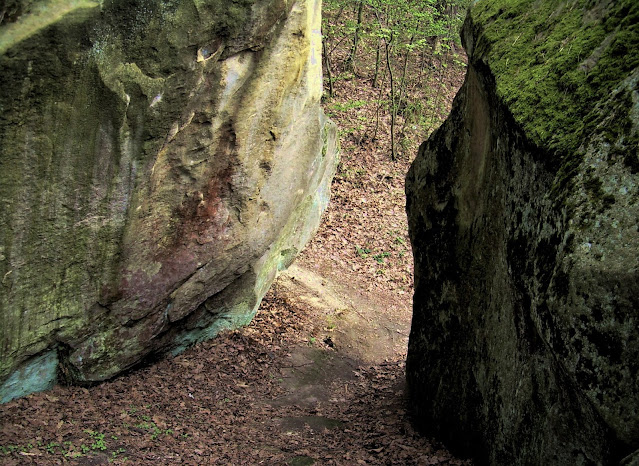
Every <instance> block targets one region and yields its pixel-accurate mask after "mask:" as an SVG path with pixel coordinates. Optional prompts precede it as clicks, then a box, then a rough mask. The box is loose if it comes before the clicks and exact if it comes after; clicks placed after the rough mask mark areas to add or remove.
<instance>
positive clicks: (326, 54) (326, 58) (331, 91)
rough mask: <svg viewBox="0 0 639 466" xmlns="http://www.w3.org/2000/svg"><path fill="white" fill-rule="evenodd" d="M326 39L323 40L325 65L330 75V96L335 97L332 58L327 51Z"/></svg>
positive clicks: (328, 75)
mask: <svg viewBox="0 0 639 466" xmlns="http://www.w3.org/2000/svg"><path fill="white" fill-rule="evenodd" d="M326 49H327V47H326V39H323V40H322V52H323V54H324V66H325V68H326V75H327V77H328V96H329V97H330V98H333V74H332V73H331V60H330V57H329V54H328V53H327V50H326Z"/></svg>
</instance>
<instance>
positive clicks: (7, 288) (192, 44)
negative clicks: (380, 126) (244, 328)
mask: <svg viewBox="0 0 639 466" xmlns="http://www.w3.org/2000/svg"><path fill="white" fill-rule="evenodd" d="M319 29H320V3H319V2H316V1H313V0H300V1H298V2H285V1H279V0H269V1H262V2H254V1H252V0H224V1H220V0H215V1H207V0H195V1H191V0H189V1H182V0H176V1H160V0H137V1H134V2H131V1H122V0H105V1H103V2H98V1H91V0H78V1H74V2H68V1H61V0H48V1H26V0H25V1H11V2H8V3H7V6H6V13H5V15H4V16H3V18H2V21H1V22H0V69H2V86H0V205H1V207H0V279H1V281H0V316H1V318H2V322H3V324H2V326H0V342H1V345H0V398H1V399H2V400H8V399H11V398H13V397H15V396H19V395H22V394H25V393H28V392H30V391H34V390H39V389H43V388H46V387H47V386H49V385H50V384H51V383H53V382H54V381H55V380H56V379H57V378H63V379H66V380H67V381H70V382H78V383H90V382H94V381H100V380H104V379H106V378H109V377H112V376H114V375H116V374H117V373H119V372H121V371H122V370H125V369H127V368H130V367H132V366H134V365H136V364H138V363H140V362H141V361H143V360H144V359H145V358H146V357H148V356H149V355H152V354H154V353H162V352H174V353H175V352H179V351H181V350H182V349H184V348H185V347H187V346H188V345H190V344H192V343H194V342H196V341H199V340H201V339H204V338H210V337H212V336H215V334H216V333H217V332H219V330H220V329H223V328H229V327H234V326H237V325H242V324H245V323H247V322H248V321H249V320H250V319H251V318H252V316H253V314H254V312H255V310H256V308H257V306H258V304H259V301H260V300H261V297H262V296H263V294H264V293H265V292H266V290H267V288H268V287H269V285H270V283H271V282H272V280H273V278H274V277H275V274H276V273H277V270H279V269H281V268H283V267H285V266H286V265H288V264H289V263H290V261H292V258H293V257H294V256H295V254H296V253H297V252H298V251H299V250H300V249H301V248H302V247H303V246H304V244H305V242H306V241H307V240H308V239H309V237H310V235H311V234H312V233H313V231H314V230H315V228H316V227H317V225H318V222H319V217H320V215H321V212H322V211H323V209H324V208H325V206H326V204H327V202H328V197H329V186H330V180H331V178H332V175H333V172H334V169H335V166H336V161H337V160H336V159H337V152H338V150H337V146H336V141H335V130H334V127H333V125H332V123H330V122H329V121H327V120H326V119H325V118H324V116H323V114H322V112H321V109H320V106H319V100H320V96H321V92H322V87H321V84H322V83H321V61H320V50H321V37H320V32H319Z"/></svg>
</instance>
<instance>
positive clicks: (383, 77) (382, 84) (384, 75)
mask: <svg viewBox="0 0 639 466" xmlns="http://www.w3.org/2000/svg"><path fill="white" fill-rule="evenodd" d="M385 81H386V68H384V74H382V82H381V84H380V86H379V94H378V95H377V111H376V112H375V131H373V139H372V140H373V141H375V140H376V139H377V131H378V130H379V112H380V110H381V108H382V92H384V83H385Z"/></svg>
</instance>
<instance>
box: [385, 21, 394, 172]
mask: <svg viewBox="0 0 639 466" xmlns="http://www.w3.org/2000/svg"><path fill="white" fill-rule="evenodd" d="M385 42H386V43H385V45H386V66H387V67H388V81H389V83H390V101H391V108H390V110H391V129H390V137H391V160H393V161H395V160H397V153H396V152H395V120H396V119H397V107H396V105H395V80H394V78H393V68H392V66H391V62H390V48H391V47H392V42H393V35H392V33H391V37H390V40H388V41H385Z"/></svg>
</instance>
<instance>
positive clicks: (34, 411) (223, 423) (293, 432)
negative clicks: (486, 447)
mask: <svg viewBox="0 0 639 466" xmlns="http://www.w3.org/2000/svg"><path fill="white" fill-rule="evenodd" d="M382 303H383V305H384V307H385V308H386V309H389V310H390V311H391V312H389V313H387V314H382V313H380V312H379V311H378V309H379V305H380V304H382ZM401 305H402V303H401V302H400V301H398V300H393V299H392V298H389V297H382V298H380V296H379V295H370V294H368V292H367V291H366V290H365V289H363V288H362V287H361V284H357V283H356V282H352V283H349V284H345V283H339V284H337V283H334V282H332V281H330V280H329V279H326V278H323V277H321V276H319V275H318V274H316V273H315V272H313V271H311V270H309V269H308V268H304V267H300V266H298V265H293V266H292V267H291V268H290V269H289V271H287V272H286V273H284V274H283V275H282V276H281V277H280V278H279V279H278V281H277V282H276V284H275V285H274V287H273V289H272V290H271V292H269V294H268V296H267V297H266V299H265V300H264V303H263V305H262V308H261V310H260V312H259V314H258V316H257V317H256V319H255V321H254V322H253V323H252V324H251V325H249V326H248V327H246V328H244V329H241V330H239V331H236V332H232V333H228V334H225V335H223V336H221V337H219V338H217V339H215V340H213V341H210V342H207V343H203V344H200V345H197V346H196V347H194V348H192V349H190V350H188V351H187V352H185V353H184V354H182V355H180V356H178V357H176V358H173V359H166V360H162V361H160V362H158V363H157V364H155V365H153V366H150V367H147V368H144V369H141V370H139V371H136V372H134V373H131V374H129V375H127V376H124V377H120V378H118V379H116V380H114V381H111V382H107V383H104V384H101V385H99V386H96V387H93V388H89V389H86V388H78V387H56V388H55V389H54V390H52V391H50V392H46V393H40V394H35V395H32V396H29V397H27V398H25V399H21V400H14V401H12V402H10V403H7V404H6V405H3V406H0V419H2V423H1V426H0V445H1V446H0V462H1V463H2V464H7V465H13V464H43V465H44V464H47V465H48V464H77V465H89V464H108V463H113V464H125V463H126V464H154V465H155V464H224V465H252V464H267V465H310V464H318V465H323V464H327V465H331V464H335V465H351V464H397V465H408V464H461V463H460V462H459V461H457V460H455V459H453V458H452V457H451V456H450V455H449V454H448V453H447V452H446V451H445V450H443V449H441V448H439V447H437V446H436V445H435V444H433V443H432V442H430V441H429V440H428V439H425V438H423V437H421V436H420V435H419V434H417V433H416V432H414V431H413V429H412V427H411V424H410V422H409V418H408V415H407V412H406V407H405V397H404V363H403V361H404V356H405V348H406V341H407V335H408V333H407V332H408V321H407V320H406V315H407V313H408V312H409V310H407V309H406V308H402V307H401Z"/></svg>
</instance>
